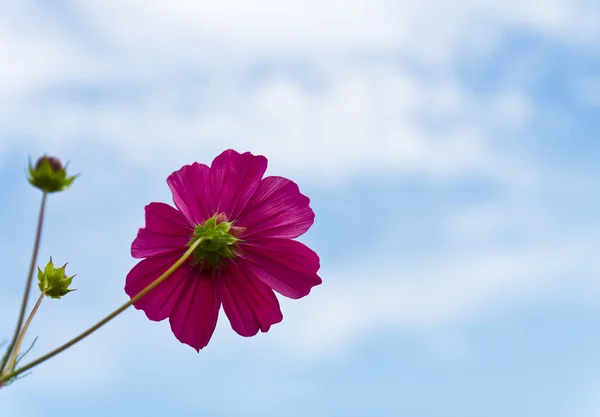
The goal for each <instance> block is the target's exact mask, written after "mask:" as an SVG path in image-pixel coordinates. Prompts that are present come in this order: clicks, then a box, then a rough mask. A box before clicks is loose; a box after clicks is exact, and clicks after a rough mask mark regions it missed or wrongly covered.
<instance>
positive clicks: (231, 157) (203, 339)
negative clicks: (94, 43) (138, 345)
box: [125, 150, 322, 351]
mask: <svg viewBox="0 0 600 417" xmlns="http://www.w3.org/2000/svg"><path fill="white" fill-rule="evenodd" d="M266 169H267V159H266V158H265V157H264V156H256V155H252V154H251V153H249V152H247V153H244V154H239V153H237V152H236V151H234V150H227V151H225V152H223V153H222V154H221V155H219V156H218V157H216V158H215V160H214V161H213V163H212V165H211V166H210V167H208V166H206V165H204V164H200V163H197V162H196V163H194V164H192V165H186V166H184V167H183V168H181V169H180V170H179V171H175V172H174V173H172V174H171V175H170V176H169V177H168V178H167V184H168V185H169V187H170V188H171V192H172V193H173V201H174V203H175V206H176V207H177V208H173V207H171V206H169V205H167V204H164V203H150V204H148V205H147V206H146V227H144V228H142V229H140V230H139V232H138V235H137V237H136V239H135V240H134V241H133V243H132V245H131V255H132V256H133V257H134V258H145V259H143V260H142V261H140V262H139V263H138V264H137V265H136V266H135V267H133V269H132V270H131V271H130V272H129V274H128V275H127V279H126V283H125V292H126V293H127V294H128V295H129V296H130V297H134V296H135V295H136V294H138V293H139V292H140V291H141V290H142V289H144V288H145V287H146V286H148V285H149V284H150V283H152V282H153V281H154V280H155V279H156V278H158V277H159V276H160V275H161V274H162V273H164V272H165V271H166V270H167V269H168V268H169V267H170V266H171V265H172V264H173V263H175V261H176V260H177V259H178V258H179V257H181V256H182V255H183V254H184V252H185V251H186V250H187V249H188V248H189V246H190V245H191V244H192V243H193V242H194V241H195V240H197V239H202V242H201V244H200V246H199V247H198V248H197V249H196V250H195V251H194V255H193V256H190V258H188V261H186V262H185V263H184V264H183V265H182V266H181V267H180V268H179V269H177V270H176V271H175V272H174V273H173V274H172V275H170V276H169V277H168V278H167V279H166V280H165V281H163V282H162V283H161V284H159V285H158V286H157V287H156V288H155V289H153V290H152V291H150V292H149V293H148V294H146V295H145V296H144V297H142V298H141V299H140V300H139V301H138V302H136V303H135V304H134V307H135V308H137V309H141V310H143V311H144V312H145V313H146V316H148V318H149V319H150V320H154V321H160V320H164V319H166V318H169V322H170V324H171V329H172V330H173V333H174V334H175V336H176V337H177V339H179V341H181V342H183V343H186V344H188V345H190V346H192V347H193V348H195V349H196V350H198V351H199V350H200V349H202V348H203V347H205V346H206V345H207V344H208V342H209V340H210V338H211V336H212V334H213V331H214V330H215V326H216V324H217V317H218V315H219V310H220V308H221V305H223V310H224V311H225V314H226V315H227V317H228V318H229V322H230V323H231V327H232V328H233V330H235V331H236V332H237V333H238V334H240V335H242V336H254V335H255V334H257V333H258V331H259V330H260V331H262V332H266V331H268V330H269V328H270V327H271V325H273V324H276V323H279V322H280V321H281V320H282V319H283V315H282V314H281V310H280V308H279V302H278V300H277V297H276V296H275V293H274V292H273V290H275V291H277V292H278V293H279V294H281V295H283V296H285V297H289V298H294V299H296V298H301V297H304V296H305V295H307V294H308V293H309V292H310V290H311V288H312V287H314V286H315V285H319V284H321V282H322V281H321V278H320V277H319V276H318V275H317V272H318V270H319V257H318V255H317V254H316V253H315V252H314V251H312V250H311V249H309V248H308V247H307V246H305V245H303V244H302V243H300V242H297V241H295V240H293V239H294V238H297V237H298V236H300V235H302V234H303V233H304V232H306V231H307V230H308V229H309V228H310V226H311V225H312V224H313V221H314V217H315V215H314V213H313V211H312V209H311V208H310V207H309V202H310V200H309V199H308V197H306V196H304V195H303V194H301V193H300V191H299V189H298V186H297V185H296V184H295V183H294V182H292V181H290V180H288V179H286V178H282V177H275V176H271V177H266V178H263V174H264V173H265V170H266Z"/></svg>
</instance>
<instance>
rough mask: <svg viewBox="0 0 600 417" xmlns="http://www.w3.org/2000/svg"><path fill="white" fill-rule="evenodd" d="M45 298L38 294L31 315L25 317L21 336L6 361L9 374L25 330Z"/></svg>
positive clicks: (42, 294) (43, 295)
mask: <svg viewBox="0 0 600 417" xmlns="http://www.w3.org/2000/svg"><path fill="white" fill-rule="evenodd" d="M45 296H46V294H44V293H43V292H42V293H41V294H40V297H39V298H38V300H37V302H36V303H35V306H33V309H32V310H31V313H29V317H27V320H25V324H24V325H23V330H21V334H20V335H19V338H18V339H17V343H16V344H15V349H14V350H13V353H12V356H11V358H10V360H9V361H8V365H6V369H7V370H8V371H7V373H9V372H10V370H11V369H13V367H14V366H15V362H16V361H17V357H18V355H19V350H21V344H22V343H23V339H25V333H27V329H29V325H30V324H31V320H33V316H35V313H37V311H38V308H40V304H42V300H43V299H44V297H45Z"/></svg>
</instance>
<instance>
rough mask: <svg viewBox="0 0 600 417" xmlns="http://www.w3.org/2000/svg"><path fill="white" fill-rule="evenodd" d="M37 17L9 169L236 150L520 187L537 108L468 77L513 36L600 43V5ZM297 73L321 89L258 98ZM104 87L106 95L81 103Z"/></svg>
mask: <svg viewBox="0 0 600 417" xmlns="http://www.w3.org/2000/svg"><path fill="white" fill-rule="evenodd" d="M24 4H25V6H23V5H21V6H17V5H14V4H13V5H11V6H10V7H7V13H6V14H5V15H4V16H3V17H2V18H0V28H1V29H0V30H1V31H2V33H3V34H4V36H2V37H0V39H2V41H1V42H2V46H3V47H2V48H0V51H2V52H0V53H2V54H3V55H2V61H3V62H14V63H15V65H10V66H5V67H4V68H3V69H2V70H1V71H3V72H1V73H0V91H3V92H4V93H5V94H4V99H3V100H0V110H2V112H1V113H0V114H2V116H0V121H1V122H2V123H1V125H2V126H4V128H3V129H2V131H0V134H1V135H2V136H3V137H4V138H5V139H4V140H3V142H4V144H3V145H4V147H5V148H4V149H5V150H4V155H6V152H7V151H9V150H10V149H11V148H14V147H20V146H22V143H23V138H27V139H28V140H30V142H29V144H28V147H39V148H43V149H58V150H62V149H65V148H74V147H77V148H78V149H79V148H81V149H82V151H84V150H85V148H86V146H87V145H86V143H89V141H98V142H100V143H104V144H106V145H108V146H110V147H111V148H113V149H115V150H116V151H118V152H119V153H121V154H123V155H125V156H126V157H127V158H129V159H130V160H131V161H133V162H135V163H137V164H142V165H144V166H147V167H154V166H155V165H156V163H157V162H159V161H165V160H166V159H169V160H171V161H175V162H176V163H180V162H181V161H182V160H183V159H184V157H187V156H188V155H190V154H195V155H210V154H214V153H215V152H217V151H218V150H219V149H221V148H223V147H236V148H239V149H252V150H253V151H256V152H262V153H264V154H267V155H269V156H271V157H272V158H273V159H274V160H276V161H280V162H279V163H280V166H281V167H285V168H287V169H290V170H293V171H296V172H302V173H305V174H306V175H307V176H308V177H312V178H313V179H318V180H319V181H322V180H323V178H329V179H331V180H333V181H335V180H337V179H344V178H348V177H351V176H353V175H355V174H357V173H361V172H365V170H369V171H379V172H383V173H389V172H392V173H395V172H398V171H402V170H405V171H406V170H408V171H417V172H424V173H428V174H432V175H437V176H441V177H443V176H447V175H450V176H452V175H453V174H461V173H464V172H486V173H492V174H494V175H503V174H502V173H504V175H507V172H508V170H507V169H505V168H506V167H505V165H506V163H507V162H506V160H505V159H503V157H502V156H498V153H497V152H496V151H495V149H493V148H494V147H493V146H492V145H491V144H492V143H493V141H495V140H497V138H495V137H494V133H493V132H495V131H497V130H498V129H499V128H500V127H504V128H505V126H509V127H513V128H515V129H520V128H523V127H526V126H527V125H528V123H529V122H530V121H531V120H532V118H534V117H535V103H532V102H531V100H530V99H529V98H528V96H527V92H526V89H525V87H524V86H522V85H518V84H515V85H506V86H504V87H501V88H500V89H499V90H496V91H493V92H492V93H476V92H474V91H471V90H470V89H469V88H468V87H467V86H465V85H464V83H463V82H462V81H461V80H460V79H459V78H458V77H456V76H455V75H453V74H454V71H455V70H456V65H457V64H458V63H459V62H460V61H461V60H463V59H472V58H473V57H477V56H479V54H480V53H485V54H487V53H489V52H491V51H493V50H494V49H495V48H496V47H497V46H498V44H499V42H500V41H501V40H502V38H503V37H504V36H506V34H507V33H508V32H510V31H511V30H519V29H523V30H526V31H529V32H532V33H534V32H535V33H540V34H543V35H544V36H547V37H549V38H551V39H555V40H560V41H564V42H576V43H577V42H582V41H585V42H594V41H596V40H597V36H596V35H597V33H596V31H597V28H598V24H597V22H594V20H593V19H591V18H590V10H591V8H592V7H593V5H590V4H587V3H585V2H578V3H577V7H575V5H574V4H573V2H572V1H569V2H567V1H566V0H553V1H551V2H540V1H537V2H529V3H528V4H527V5H523V4H521V3H518V2H516V1H511V2H500V1H487V2H484V3H481V2H473V1H468V0H467V1H463V2H460V3H457V4H455V5H454V6H453V7H452V8H450V9H447V8H446V6H444V5H445V3H443V2H440V1H437V0H430V1H427V2H416V1H402V2H400V3H399V2H392V1H387V0H386V1H384V0H379V1H376V2H371V1H363V0H354V1H353V2H351V3H343V2H334V3H328V4H327V5H324V4H323V3H322V2H317V1H315V0H310V1H308V2H296V3H290V2H288V3H280V2H274V1H271V0H263V1H259V2H253V3H252V5H249V4H246V3H244V2H240V1H226V2H220V3H211V4H204V3H203V4H200V3H197V2H188V1H178V2H169V3H167V2H163V1H144V2H142V1H138V0H130V1H125V2H114V1H109V2H106V1H103V2H100V1H90V2H85V3H75V2H72V3H68V2H67V3H64V4H63V7H64V8H63V9H61V10H57V11H53V12H52V13H50V12H49V10H51V9H43V8H39V7H36V6H35V5H34V4H27V3H24ZM442 8H444V10H445V12H444V13H439V10H441V9H442ZM61 16H63V17H64V16H68V19H66V20H65V23H66V24H65V23H63V21H61ZM574 22H577V24H576V25H575V24H574ZM32 24H35V27H36V31H35V32H32V31H31V30H30V29H31V25H32ZM282 62H290V63H293V62H304V63H305V64H306V68H309V69H310V72H311V73H312V74H313V75H314V76H315V77H317V78H318V79H319V80H320V81H319V82H320V84H321V87H320V88H319V89H317V90H316V91H309V90H307V88H306V87H305V85H304V84H303V77H304V75H297V74H296V75H293V74H291V73H289V72H286V71H281V72H280V73H279V75H276V76H269V77H267V78H266V79H265V80H264V81H259V82H258V83H257V84H254V87H253V88H250V87H248V84H249V83H250V81H249V80H248V78H247V77H248V74H249V72H250V71H251V69H252V68H254V67H255V66H256V65H257V64H263V63H267V64H269V63H270V64H275V65H276V64H278V63H282ZM410 63H413V64H415V63H416V65H417V66H416V67H414V66H413V67H411V65H406V64H410ZM415 68H419V70H417V71H415ZM190 74H192V75H194V76H193V77H191V78H190ZM202 77H204V78H202ZM198 78H201V81H198ZM202 80H204V81H202ZM86 87H90V88H92V89H99V90H101V91H104V92H105V93H106V95H105V96H104V97H103V98H100V99H99V101H98V102H92V103H90V102H86V100H85V98H74V97H73V96H71V95H69V91H71V89H73V88H74V89H77V88H84V89H85V88H86ZM129 90H133V92H131V91H129ZM128 91H129V93H128ZM82 94H84V95H85V93H82ZM128 94H129V95H128ZM438 125H440V126H442V127H441V128H439V129H436V130H435V131H433V130H432V126H434V127H435V126H438ZM0 149H1V148H0ZM307 161H309V162H310V164H308V163H307ZM275 163H276V162H275Z"/></svg>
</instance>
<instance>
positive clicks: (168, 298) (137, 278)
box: [125, 249, 189, 321]
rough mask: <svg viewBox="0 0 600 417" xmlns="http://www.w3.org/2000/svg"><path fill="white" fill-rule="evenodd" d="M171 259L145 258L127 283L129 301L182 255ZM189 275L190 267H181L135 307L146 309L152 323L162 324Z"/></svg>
mask: <svg viewBox="0 0 600 417" xmlns="http://www.w3.org/2000/svg"><path fill="white" fill-rule="evenodd" d="M183 251H184V250H183V249H182V250H181V254H173V255H169V256H153V257H150V258H147V259H144V260H142V261H140V262H138V264H137V265H136V266H134V267H133V268H132V269H131V271H129V274H127V278H126V280H125V292H126V293H127V295H129V297H130V298H133V297H135V296H136V295H137V294H139V293H140V291H142V290H143V289H144V288H146V287H147V286H148V285H150V284H151V283H152V282H154V280H156V279H157V278H158V277H159V276H161V275H162V274H163V273H164V272H165V271H166V270H167V269H169V268H170V267H171V265H173V264H174V263H175V262H176V261H177V259H178V258H179V257H180V256H181V255H182V254H183ZM188 272H189V267H188V266H187V265H182V266H181V267H180V268H178V269H177V270H176V271H175V272H173V273H172V274H171V275H170V276H169V277H168V278H167V279H165V280H164V281H163V282H161V283H160V284H159V285H158V286H157V287H156V288H154V289H153V290H152V291H150V292H149V293H148V294H146V295H144V296H143V297H142V298H141V299H140V300H139V301H138V302H136V303H135V304H134V305H133V306H134V307H135V308H137V309H138V310H143V311H144V313H146V316H147V317H148V318H149V319H150V320H154V321H161V320H164V319H166V318H167V317H169V315H170V314H171V311H172V310H173V307H174V305H175V302H176V301H177V297H178V296H179V293H180V292H181V289H182V288H183V285H182V284H183V283H184V282H185V277H186V275H187V274H188Z"/></svg>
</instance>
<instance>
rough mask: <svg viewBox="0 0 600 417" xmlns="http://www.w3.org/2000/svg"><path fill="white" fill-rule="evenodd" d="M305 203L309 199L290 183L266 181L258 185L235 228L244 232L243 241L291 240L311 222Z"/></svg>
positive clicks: (270, 179) (279, 178)
mask: <svg viewBox="0 0 600 417" xmlns="http://www.w3.org/2000/svg"><path fill="white" fill-rule="evenodd" d="M309 203H310V199H309V198H308V197H306V196H305V195H303V194H301V193H300V190H299V189H298V185H296V184H295V183H294V182H293V181H290V180H288V179H286V178H282V177H267V178H265V179H263V180H262V181H261V182H260V185H259V186H258V189H257V190H256V192H255V193H254V196H253V197H252V199H251V200H250V202H249V203H248V205H247V206H246V209H245V210H244V212H243V213H242V215H241V216H240V218H239V221H238V222H237V223H236V226H240V227H245V228H246V229H247V230H246V233H245V234H244V237H249V236H252V237H254V238H261V237H278V238H287V239H293V238H296V237H298V236H300V235H301V234H303V233H304V232H306V231H307V230H308V229H309V228H310V226H311V225H312V224H313V222H314V219H315V214H314V212H313V211H312V209H311V208H310V207H309V206H308V204H309Z"/></svg>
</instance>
